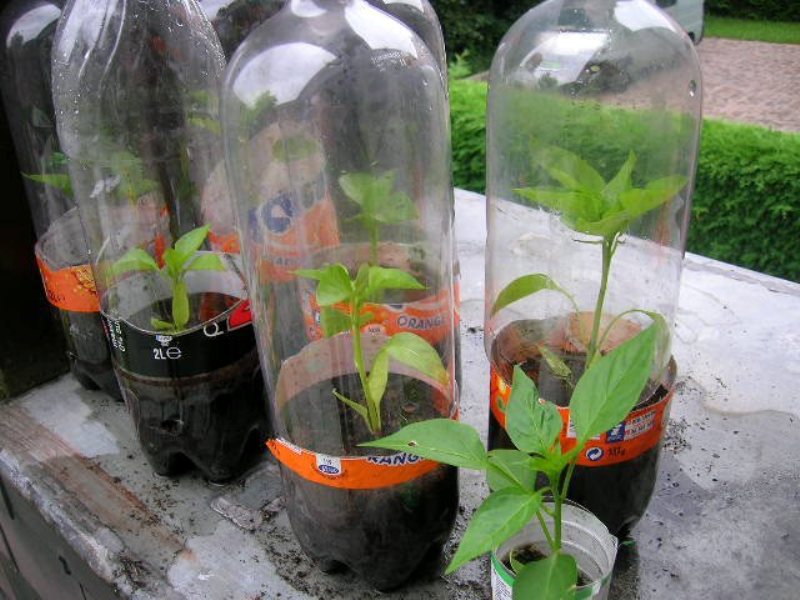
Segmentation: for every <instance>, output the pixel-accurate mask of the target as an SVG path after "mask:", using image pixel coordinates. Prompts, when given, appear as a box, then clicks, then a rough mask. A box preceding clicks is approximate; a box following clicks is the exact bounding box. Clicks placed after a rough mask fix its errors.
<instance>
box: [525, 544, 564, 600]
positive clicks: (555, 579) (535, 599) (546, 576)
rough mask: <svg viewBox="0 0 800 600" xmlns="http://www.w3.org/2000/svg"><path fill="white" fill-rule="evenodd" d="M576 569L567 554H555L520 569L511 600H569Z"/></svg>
mask: <svg viewBox="0 0 800 600" xmlns="http://www.w3.org/2000/svg"><path fill="white" fill-rule="evenodd" d="M577 583H578V565H577V563H576V562H575V559H574V558H573V557H572V556H570V555H569V554H563V553H561V552H557V553H554V554H550V555H549V556H547V557H546V558H543V559H542V560H537V561H534V562H530V563H528V564H527V565H525V567H523V568H522V569H521V570H520V571H519V573H517V578H516V580H515V581H514V587H513V590H512V593H513V598H514V600H572V599H573V598H575V588H576V586H577Z"/></svg>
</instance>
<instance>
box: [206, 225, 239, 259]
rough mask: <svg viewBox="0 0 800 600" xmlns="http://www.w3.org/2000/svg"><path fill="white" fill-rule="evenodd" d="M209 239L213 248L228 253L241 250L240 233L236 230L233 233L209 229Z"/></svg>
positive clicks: (236, 252) (235, 252)
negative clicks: (215, 231)
mask: <svg viewBox="0 0 800 600" xmlns="http://www.w3.org/2000/svg"><path fill="white" fill-rule="evenodd" d="M208 241H209V243H210V244H211V248H213V249H214V250H217V251H218V252H226V253H228V254H239V253H240V252H241V244H240V243H239V234H238V233H236V232H235V231H234V232H232V233H214V232H213V231H209V232H208Z"/></svg>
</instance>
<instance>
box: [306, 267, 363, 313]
mask: <svg viewBox="0 0 800 600" xmlns="http://www.w3.org/2000/svg"><path fill="white" fill-rule="evenodd" d="M295 273H296V274H297V275H300V276H301V277H308V278H309V279H316V280H317V281H319V285H318V286H317V303H318V304H319V305H320V306H333V305H334V304H338V303H339V302H344V301H345V300H349V299H350V298H351V297H352V295H353V283H352V282H351V281H350V273H349V272H348V271H347V267H345V266H344V265H341V264H339V263H337V264H334V265H328V266H327V267H325V268H324V269H318V270H314V269H299V270H297V271H295Z"/></svg>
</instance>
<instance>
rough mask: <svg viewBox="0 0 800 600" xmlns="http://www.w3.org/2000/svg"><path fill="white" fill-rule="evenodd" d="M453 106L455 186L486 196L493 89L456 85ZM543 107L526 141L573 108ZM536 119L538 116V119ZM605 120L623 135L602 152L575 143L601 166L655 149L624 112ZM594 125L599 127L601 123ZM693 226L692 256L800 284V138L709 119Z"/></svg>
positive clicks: (521, 126) (521, 128)
mask: <svg viewBox="0 0 800 600" xmlns="http://www.w3.org/2000/svg"><path fill="white" fill-rule="evenodd" d="M451 101H452V114H453V158H454V173H455V183H456V185H457V186H459V187H464V188H466V189H470V190H473V191H478V192H483V191H484V182H485V176H486V175H485V164H486V154H485V131H484V130H485V114H486V85H485V84H482V83H476V82H471V81H455V82H453V84H452V86H451ZM566 104H567V103H565V105H566ZM537 109H538V110H537V112H533V113H532V112H529V111H528V110H525V111H520V119H519V123H518V125H517V129H518V132H517V136H518V137H519V139H520V142H521V143H522V141H523V140H524V139H525V138H526V137H529V136H530V135H531V131H532V130H533V128H534V127H535V126H536V123H537V122H538V123H541V122H545V123H546V122H552V120H551V119H550V118H548V113H546V112H544V110H545V109H546V110H550V111H554V110H568V109H567V108H563V107H559V105H558V104H557V103H550V104H549V105H542V106H539V107H537ZM530 114H536V115H537V116H536V118H535V119H531V118H530V117H529V115H530ZM577 114H578V113H576V115H577ZM603 117H604V118H603V122H604V123H605V124H606V126H607V127H609V129H610V128H615V129H616V131H615V136H613V137H612V136H609V135H607V134H602V132H601V133H599V134H598V135H596V136H595V137H594V139H601V140H604V141H603V142H602V143H601V144H598V145H597V148H592V145H591V143H588V144H587V142H586V140H587V139H588V138H587V137H585V136H582V135H579V136H576V141H575V142H574V143H575V144H577V143H581V144H582V145H581V146H580V148H581V150H582V152H583V153H584V156H590V155H592V154H595V155H597V156H598V159H597V160H598V164H602V162H606V163H608V164H616V163H618V162H619V160H624V156H625V153H624V152H625V148H629V147H631V145H630V144H631V143H633V144H647V143H648V141H647V140H646V139H645V138H644V137H643V136H644V132H645V131H646V128H641V127H638V128H637V126H636V125H637V124H636V122H635V121H626V120H625V119H626V117H625V116H624V114H623V113H621V112H620V111H616V112H615V111H613V110H611V111H608V113H607V114H604V115H603ZM558 118H563V115H560V116H559V117H558ZM575 118H576V119H577V118H580V117H577V116H576V117H575ZM586 126H587V127H588V126H591V127H593V128H596V127H597V122H594V121H593V122H592V123H588V122H587V123H586ZM678 126H679V127H680V123H678ZM609 139H615V140H617V143H616V146H618V147H611V148H609V147H608V146H607V141H608V140H609ZM578 140H580V142H579V141H578ZM563 145H564V147H566V148H570V145H571V144H570V140H569V139H566V140H563ZM633 147H639V146H635V145H634V146H633ZM656 149H657V148H656ZM651 151H653V148H651V149H650V150H648V152H651ZM600 153H602V154H603V156H604V158H603V159H601V158H599V156H600ZM643 154H647V152H643ZM620 157H622V158H620ZM656 162H657V161H656ZM692 221H693V223H692V228H691V231H690V236H689V248H688V249H689V250H690V251H691V252H696V253H699V254H704V255H706V256H710V257H712V258H716V259H718V260H722V261H726V262H730V263H734V264H737V265H740V266H743V267H747V268H751V269H755V270H758V271H762V272H765V273H769V274H771V275H776V276H778V277H784V278H787V279H792V280H795V281H800V236H798V235H797V232H798V231H800V135H796V134H788V133H780V132H776V131H771V130H768V129H764V128H761V127H753V126H748V125H738V124H733V123H726V122H718V121H706V122H705V124H704V129H703V141H702V146H701V152H700V160H699V168H698V174H697V184H696V189H695V194H694V208H693V215H692Z"/></svg>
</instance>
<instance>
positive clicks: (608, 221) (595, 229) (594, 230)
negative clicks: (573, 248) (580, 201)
mask: <svg viewBox="0 0 800 600" xmlns="http://www.w3.org/2000/svg"><path fill="white" fill-rule="evenodd" d="M630 222H631V215H630V214H629V213H628V212H627V211H624V210H621V211H619V212H615V213H612V214H609V215H608V216H606V217H604V218H602V219H600V220H597V221H587V220H586V219H578V220H577V221H575V222H574V223H571V224H570V225H571V227H572V228H573V229H575V231H580V232H581V233H586V234H589V235H596V236H599V237H603V238H611V237H613V236H614V235H616V234H618V233H622V232H623V231H625V230H626V229H627V228H628V225H629V224H630Z"/></svg>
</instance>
